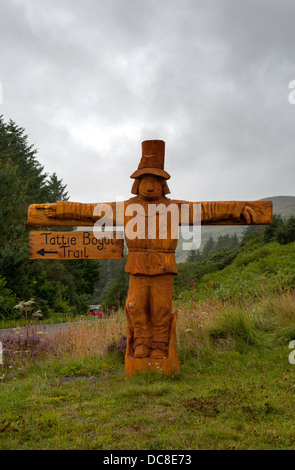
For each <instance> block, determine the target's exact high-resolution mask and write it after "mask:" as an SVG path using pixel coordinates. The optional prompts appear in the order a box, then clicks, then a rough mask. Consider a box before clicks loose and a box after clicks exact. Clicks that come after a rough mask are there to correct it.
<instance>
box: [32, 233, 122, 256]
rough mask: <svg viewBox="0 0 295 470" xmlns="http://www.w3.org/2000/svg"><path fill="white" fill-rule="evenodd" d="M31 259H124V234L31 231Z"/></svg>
mask: <svg viewBox="0 0 295 470" xmlns="http://www.w3.org/2000/svg"><path fill="white" fill-rule="evenodd" d="M29 244H30V259H58V260H72V259H123V258H124V240H123V233H122V232H100V233H97V232H96V234H94V233H93V232H92V230H89V231H85V230H83V231H72V232H50V231H44V232H38V231H35V232H30V234H29Z"/></svg>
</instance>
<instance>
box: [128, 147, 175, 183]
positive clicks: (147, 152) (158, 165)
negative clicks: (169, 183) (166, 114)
mask: <svg viewBox="0 0 295 470" xmlns="http://www.w3.org/2000/svg"><path fill="white" fill-rule="evenodd" d="M141 145H142V157H141V160H140V162H139V165H138V168H137V170H136V171H135V172H134V173H133V174H132V175H131V176H130V178H140V177H141V176H143V175H154V176H160V177H161V178H164V179H166V180H168V179H169V178H170V175H169V174H168V173H167V172H166V171H165V170H164V158H165V142H164V141H163V140H144V141H143V142H142V144H141Z"/></svg>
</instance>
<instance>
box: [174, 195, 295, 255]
mask: <svg viewBox="0 0 295 470" xmlns="http://www.w3.org/2000/svg"><path fill="white" fill-rule="evenodd" d="M261 201H272V202H273V213H274V214H280V215H282V216H283V217H290V216H291V215H294V216H295V196H271V197H266V198H263V199H261ZM244 229H245V226H243V227H234V226H229V227H227V226H222V225H219V226H214V227H208V226H204V227H203V228H202V241H201V248H202V247H203V246H204V245H205V243H206V241H207V240H208V238H209V237H210V235H212V236H213V238H215V239H216V238H217V237H218V236H219V235H227V234H229V235H233V234H234V233H236V234H237V236H238V237H239V238H241V236H242V233H243V230H244ZM175 257H176V262H177V263H182V262H184V261H185V260H186V257H187V251H185V250H183V249H182V240H181V239H180V240H179V242H178V246H177V250H176V253H175Z"/></svg>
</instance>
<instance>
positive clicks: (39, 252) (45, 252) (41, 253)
mask: <svg viewBox="0 0 295 470" xmlns="http://www.w3.org/2000/svg"><path fill="white" fill-rule="evenodd" d="M47 253H49V254H50V253H58V251H45V250H44V248H42V250H39V251H37V254H38V255H41V256H44V255H46V254H47Z"/></svg>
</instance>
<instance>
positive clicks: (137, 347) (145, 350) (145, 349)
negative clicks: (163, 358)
mask: <svg viewBox="0 0 295 470" xmlns="http://www.w3.org/2000/svg"><path fill="white" fill-rule="evenodd" d="M149 345H150V340H149V338H136V340H135V341H134V357H137V358H142V357H147V356H148V355H149V353H150V348H149Z"/></svg>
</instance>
